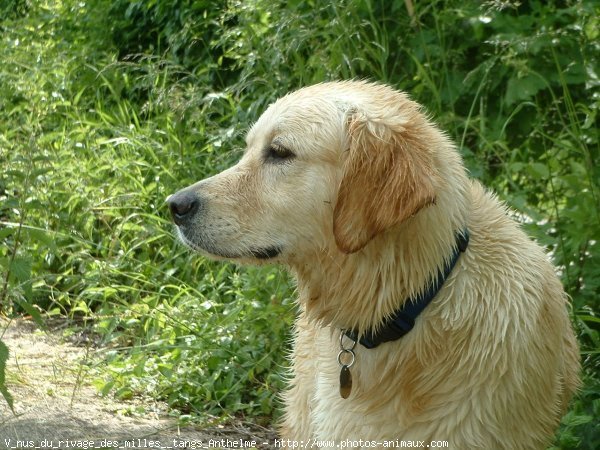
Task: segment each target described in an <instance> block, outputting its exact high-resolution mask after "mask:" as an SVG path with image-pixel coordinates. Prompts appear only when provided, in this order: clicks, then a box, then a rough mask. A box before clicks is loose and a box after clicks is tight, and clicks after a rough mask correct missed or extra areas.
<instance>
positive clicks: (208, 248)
mask: <svg viewBox="0 0 600 450" xmlns="http://www.w3.org/2000/svg"><path fill="white" fill-rule="evenodd" d="M177 235H178V236H179V239H180V240H181V242H182V243H183V244H184V245H185V246H187V247H189V248H191V249H192V250H194V251H196V252H198V253H200V254H202V255H204V256H206V257H208V258H211V259H216V260H238V261H243V262H264V261H269V260H273V259H275V258H277V257H278V256H279V255H280V254H281V250H282V248H281V246H278V245H272V246H267V247H256V248H252V247H250V248H248V249H247V250H245V251H244V252H242V251H240V252H235V251H229V250H224V249H221V248H218V247H216V246H214V245H209V244H206V243H199V242H196V241H195V240H192V239H190V238H189V237H187V236H186V235H185V233H184V232H183V231H181V229H180V228H179V227H177Z"/></svg>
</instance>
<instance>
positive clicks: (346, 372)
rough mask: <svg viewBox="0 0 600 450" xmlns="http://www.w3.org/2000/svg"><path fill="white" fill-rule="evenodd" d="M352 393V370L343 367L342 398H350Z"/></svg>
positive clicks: (341, 379)
mask: <svg viewBox="0 0 600 450" xmlns="http://www.w3.org/2000/svg"><path fill="white" fill-rule="evenodd" d="M351 392H352V374H351V373H350V368H349V367H348V366H346V365H343V366H342V370H341V371H340V395H341V396H342V398H348V397H349V396H350V393H351Z"/></svg>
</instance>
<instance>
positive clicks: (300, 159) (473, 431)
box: [168, 81, 579, 450]
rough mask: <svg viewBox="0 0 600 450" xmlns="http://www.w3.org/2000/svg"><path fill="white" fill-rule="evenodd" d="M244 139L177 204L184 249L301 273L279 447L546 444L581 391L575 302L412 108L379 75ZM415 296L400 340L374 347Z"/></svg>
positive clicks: (273, 119) (323, 94)
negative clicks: (570, 306) (241, 148)
mask: <svg viewBox="0 0 600 450" xmlns="http://www.w3.org/2000/svg"><path fill="white" fill-rule="evenodd" d="M246 144H247V147H246V151H245V153H244V155H243V157H242V158H241V160H240V161H239V163H237V164H236V165H235V166H233V167H231V168H230V169H228V170H226V171H224V172H222V173H220V174H218V175H216V176H214V177H212V178H209V179H206V180H203V181H200V182H198V183H196V184H194V185H192V186H189V187H187V188H185V189H183V190H181V191H179V192H177V193H176V194H174V195H172V196H171V197H170V198H169V199H168V204H169V207H170V209H171V213H172V215H173V218H174V221H175V223H176V225H177V229H178V234H179V236H180V238H181V240H182V241H183V242H184V243H185V244H187V245H189V246H190V247H191V248H193V249H195V250H197V251H200V252H202V253H204V254H207V255H209V256H210V257H214V258H224V259H231V260H236V261H238V262H242V263H256V262H259V261H268V262H273V263H281V264H283V265H285V266H286V267H288V268H289V270H290V271H291V273H292V274H293V275H294V277H295V278H296V280H297V284H298V293H299V298H298V304H299V310H300V313H299V316H298V318H297V321H296V325H295V338H294V349H293V354H292V356H293V361H292V369H291V371H292V374H291V383H290V387H289V390H288V391H287V392H286V393H285V394H284V402H285V415H284V419H283V423H282V426H281V436H282V437H283V438H284V439H289V441H282V442H283V445H285V444H286V443H287V445H290V446H297V447H300V446H302V447H307V446H311V445H312V446H316V445H319V446H324V447H327V446H332V445H333V446H337V448H343V447H354V448H357V447H362V448H370V447H380V448H385V447H389V446H400V445H404V446H426V445H429V444H430V443H431V445H437V446H438V447H443V448H455V449H462V450H465V449H475V448H480V449H511V450H515V449H541V448H544V447H545V446H546V445H548V444H549V443H550V442H551V440H552V437H553V433H554V431H555V429H556V427H557V426H558V424H559V421H560V418H561V415H562V414H563V413H564V412H565V409H566V408H567V405H568V403H569V399H570V398H571V395H572V394H573V392H574V391H575V389H576V387H577V385H578V371H579V360H578V356H579V354H578V347H577V343H576V340H575V337H574V333H573V331H572V328H571V325H570V321H569V317H568V314H567V297H566V295H565V293H564V292H563V289H562V286H561V284H560V282H559V280H558V278H557V276H556V274H555V271H554V269H553V266H552V265H551V264H550V263H549V261H548V259H547V257H546V256H545V255H544V252H543V251H542V249H541V248H540V247H539V246H538V245H537V244H535V243H534V242H532V241H531V240H530V239H529V238H528V237H527V236H526V235H525V233H524V232H523V231H521V229H520V228H519V225H518V224H517V223H515V221H514V220H513V219H511V218H510V217H509V215H507V209H506V207H505V206H504V205H503V204H502V203H501V202H500V201H498V199H497V198H496V197H495V196H494V195H493V194H491V193H490V192H488V191H486V190H485V189H484V188H483V187H482V186H481V185H480V183H478V182H477V181H473V180H470V179H469V178H468V177H467V174H466V171H465V168H464V166H463V163H462V161H461V157H460V156H459V153H458V152H457V150H456V147H455V146H454V144H453V143H452V142H451V141H450V140H449V139H448V137H447V136H446V135H445V134H444V133H443V132H441V131H440V130H439V129H438V128H437V127H436V126H435V125H434V124H432V122H431V121H430V120H429V119H428V118H427V117H426V115H424V114H423V113H422V111H421V108H420V107H419V105H418V104H416V103H415V102H413V101H411V100H410V99H409V98H408V97H407V95H406V94H404V93H402V92H398V91H396V90H393V89H392V88H390V87H388V86H385V85H380V84H374V83H368V82H359V81H348V82H334V83H323V84H318V85H314V86H310V87H306V88H304V89H300V90H298V91H296V92H293V93H291V94H288V95H286V96H285V97H283V98H281V99H279V100H278V101H277V102H275V103H274V104H272V105H271V106H270V107H269V108H268V109H267V110H266V112H265V113H264V114H263V115H262V116H261V117H260V118H259V119H258V121H257V122H256V123H255V124H254V126H252V128H251V129H250V131H249V132H248V134H247V138H246ZM423 296H425V297H427V296H429V297H431V298H429V299H427V302H428V303H423V302H422V298H423ZM415 305H416V306H417V307H416V313H414V311H413V313H414V314H413V315H412V317H409V319H408V322H410V325H409V326H408V328H407V329H406V330H404V331H403V332H402V333H401V334H403V336H401V337H400V336H397V335H396V336H392V337H391V338H390V339H387V340H386V339H383V340H381V342H376V343H375V345H373V346H372V347H374V348H368V347H369V345H368V344H364V342H367V343H368V339H371V338H373V337H376V336H377V334H378V333H380V332H382V330H383V333H384V334H386V333H387V331H389V330H387V328H386V327H388V325H389V323H390V321H392V320H395V319H393V318H394V317H395V316H396V314H397V313H398V311H400V312H399V313H398V314H400V315H402V314H403V312H402V311H404V310H405V309H407V308H408V309H410V308H413V307H414V306H415ZM413 309H415V308H413ZM408 315H409V316H410V314H408ZM412 325H414V327H412V330H411V326H412ZM402 327H403V325H402V324H401V325H400V328H402ZM386 330H387V331H386ZM392 334H393V333H392ZM348 336H350V337H348ZM356 340H359V342H358V343H357V342H356ZM377 344H378V345H377ZM319 440H324V441H323V442H319ZM325 440H329V441H325Z"/></svg>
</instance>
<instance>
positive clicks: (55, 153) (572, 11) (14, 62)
mask: <svg viewBox="0 0 600 450" xmlns="http://www.w3.org/2000/svg"><path fill="white" fill-rule="evenodd" d="M6 1H8V0H5V2H4V3H2V4H0V5H1V6H0V17H1V18H0V39H1V41H0V42H1V43H0V58H1V60H2V61H3V65H2V67H0V119H1V120H0V162H1V164H2V167H3V168H4V167H6V170H4V171H3V173H1V174H0V223H1V224H2V226H1V227H0V239H1V240H2V243H3V245H1V246H0V267H1V268H2V270H3V273H4V276H3V277H0V281H1V282H3V284H2V286H1V287H0V288H1V289H2V290H1V291H0V292H1V297H0V301H1V305H0V309H1V310H2V311H3V312H4V313H6V314H16V313H26V314H29V315H32V316H34V317H37V318H38V320H41V313H44V314H54V315H62V316H66V317H70V318H73V319H76V320H77V321H78V322H80V321H82V320H83V321H84V323H86V324H87V326H90V327H92V328H93V330H94V332H95V333H97V334H98V335H99V336H100V337H101V338H102V339H103V341H104V343H105V344H106V345H107V346H108V350H107V351H106V352H105V353H104V359H103V364H99V365H98V371H99V375H98V380H97V384H98V386H99V388H100V390H101V391H102V392H103V393H106V394H108V393H109V392H113V393H116V394H117V395H119V396H121V397H128V396H133V395H151V396H154V397H159V398H163V399H166V400H167V401H168V402H169V404H170V405H171V406H173V407H174V408H177V409H178V410H179V411H181V412H182V414H188V413H193V414H203V413H208V414H215V415H222V414H224V413H225V412H227V413H230V414H231V413H235V414H245V415H265V416H269V415H271V414H273V405H274V395H275V393H276V392H277V391H278V390H279V389H280V388H281V386H282V381H281V377H282V374H283V373H284V369H283V368H282V366H284V365H285V362H284V349H285V347H286V345H287V337H288V330H289V327H288V325H289V323H290V321H291V318H292V316H293V306H292V305H291V301H290V298H291V297H292V296H293V295H292V294H291V288H290V286H289V282H288V280H287V279H286V277H285V276H284V275H283V274H282V273H280V272H279V271H277V270H276V269H273V268H260V269H241V268H234V267H231V266H224V265H221V264H215V263H210V262H207V261H205V260H203V259H202V258H200V257H198V256H194V255H191V254H190V253H189V252H188V251H187V250H185V249H184V248H182V247H181V246H180V245H179V244H177V243H176V240H175V238H174V236H173V234H172V232H171V225H170V222H169V220H168V217H167V211H166V210H165V208H164V205H163V202H164V199H165V198H166V196H167V195H168V194H170V193H172V192H174V191H175V190H177V189H178V188H180V187H181V186H185V185H187V184H189V183H191V182H193V181H194V180H197V179H200V178H203V177H205V176H207V175H210V174H213V173H217V172H219V171H220V170H222V169H223V168H225V167H227V166H228V165H229V164H231V163H232V162H233V161H235V160H236V159H237V157H238V156H239V154H240V153H239V149H240V148H241V147H242V145H243V140H242V139H241V135H242V134H243V133H244V131H245V129H246V128H247V127H248V124H249V123H251V122H252V121H253V120H255V119H256V118H257V117H258V115H259V114H260V112H261V111H262V110H263V109H264V107H265V106H266V105H267V104H268V103H269V102H271V101H272V100H274V99H275V98H276V97H278V96H279V95H281V94H283V93H285V92H287V91H289V90H291V89H295V88H297V87H300V86H302V85H306V84H310V83H314V82H319V81H324V80H331V79H339V78H370V79H374V80H380V81H384V82H387V83H390V84H392V85H395V86H397V87H399V88H401V89H404V90H406V91H408V92H409V93H410V94H411V96H412V97H413V98H415V100H417V101H419V102H421V103H422V104H424V105H425V106H426V108H427V110H428V111H429V113H430V114H431V115H432V116H434V118H435V120H436V121H437V122H438V123H440V124H441V125H442V127H443V128H445V129H446V130H447V131H448V133H449V134H450V135H451V136H452V137H453V138H454V140H455V141H456V142H457V143H458V144H459V146H460V150H461V152H462V153H463V155H464V158H465V161H466V163H467V166H468V167H469V169H470V170H471V173H472V175H474V176H476V177H478V178H480V179H482V181H483V182H484V183H485V184H486V185H489V186H491V187H492V188H494V189H495V190H496V191H497V192H498V193H499V195H500V196H501V197H502V198H504V199H505V200H506V201H507V202H508V203H509V204H510V205H511V206H512V207H513V208H514V209H515V210H516V211H518V213H517V216H518V217H519V218H520V219H521V220H522V221H523V223H524V227H525V228H526V230H527V232H528V233H530V235H532V236H534V237H535V238H536V239H537V240H538V241H539V242H540V243H542V244H543V245H545V246H546V247H547V249H548V250H549V252H550V253H551V255H552V257H553V259H554V262H555V263H556V265H557V267H558V268H559V270H560V272H561V274H562V278H563V282H564V285H565V288H566V290H567V292H568V293H569V295H570V296H571V298H572V300H573V302H572V303H573V313H572V314H573V321H574V324H575V326H576V328H577V330H578V334H579V339H580V342H581V349H582V358H583V362H584V374H583V375H584V377H583V378H584V381H585V386H584V388H583V389H582V391H581V393H580V395H579V396H578V397H577V398H576V399H575V401H574V403H573V407H572V409H571V411H570V412H569V414H568V415H567V416H566V417H565V420H564V421H563V427H562V428H561V431H560V432H559V435H558V437H557V442H556V446H557V448H565V449H566V448H574V447H576V446H579V448H597V447H598V439H599V438H598V435H599V430H598V428H597V425H596V423H595V422H596V421H595V420H590V418H595V417H598V412H599V411H598V404H599V402H600V377H599V376H598V374H599V373H600V350H599V349H600V335H599V333H600V318H599V317H598V311H599V310H600V304H599V303H600V302H599V299H600V263H599V261H600V244H599V243H598V237H599V236H600V191H599V180H600V151H599V142H598V128H597V125H598V116H597V112H598V106H599V103H600V100H599V98H600V82H599V81H598V74H597V67H598V66H599V64H598V60H599V58H598V53H599V51H600V47H599V46H598V36H599V35H600V32H599V22H598V17H599V16H600V8H599V7H598V5H597V4H596V2H593V1H591V0H580V1H568V2H543V1H541V0H538V1H535V0H534V1H530V2H520V3H521V4H519V3H517V2H499V1H489V2H484V3H480V2H459V1H444V2H442V1H431V2H404V1H402V0H394V1H389V2H384V1H370V0H354V1H352V0H345V1H336V2H318V1H314V0H311V1H299V0H293V1H287V2H283V1H266V0H252V1H227V2H226V1H222V2H212V1H211V2H209V1H202V0H152V1H132V0H116V1H108V0H89V1H87V2H76V1H74V0H64V1H62V2H58V1H52V0H45V1H41V2H29V1H17V0H10V1H8V3H6ZM407 3H408V4H411V5H413V6H414V11H413V13H412V14H409V13H408V12H407V6H406V5H407ZM5 5H8V7H5ZM6 8H8V9H6ZM3 11H10V13H7V14H3V13H2V12H3ZM107 31H108V32H107ZM273 295H274V298H273V297H272V296H273Z"/></svg>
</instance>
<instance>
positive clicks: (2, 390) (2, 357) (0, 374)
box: [0, 341, 14, 412]
mask: <svg viewBox="0 0 600 450" xmlns="http://www.w3.org/2000/svg"><path fill="white" fill-rule="evenodd" d="M6 361H8V348H7V347H6V344H4V342H2V341H0V394H2V397H4V400H5V401H6V403H8V406H9V407H10V409H12V410H13V412H14V409H13V397H12V395H11V394H10V392H8V389H7V388H6V383H5V381H4V380H5V372H6Z"/></svg>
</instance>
